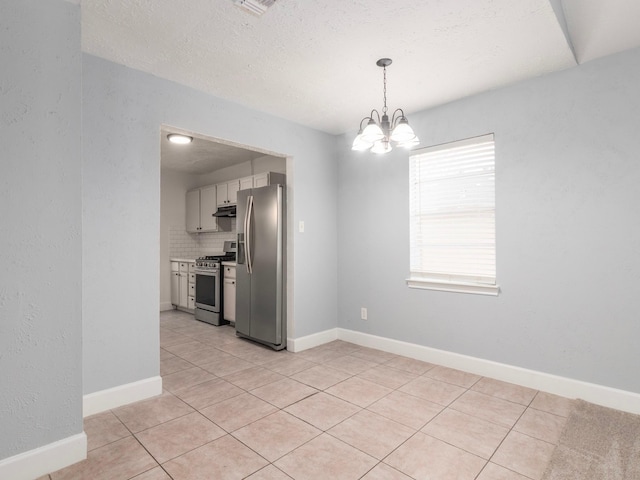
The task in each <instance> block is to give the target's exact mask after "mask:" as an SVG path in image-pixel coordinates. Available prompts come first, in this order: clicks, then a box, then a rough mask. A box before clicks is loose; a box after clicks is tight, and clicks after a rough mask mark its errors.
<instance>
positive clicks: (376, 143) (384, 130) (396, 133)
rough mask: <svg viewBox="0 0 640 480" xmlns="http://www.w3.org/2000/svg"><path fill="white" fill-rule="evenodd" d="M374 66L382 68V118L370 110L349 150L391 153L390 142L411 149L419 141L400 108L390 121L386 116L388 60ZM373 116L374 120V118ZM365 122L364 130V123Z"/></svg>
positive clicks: (361, 122) (389, 61) (375, 111)
mask: <svg viewBox="0 0 640 480" xmlns="http://www.w3.org/2000/svg"><path fill="white" fill-rule="evenodd" d="M376 65H378V66H379V67H382V71H383V79H384V97H383V98H384V106H383V107H382V118H380V113H378V111H377V110H376V109H373V110H371V115H369V116H368V117H364V118H363V119H362V120H361V121H360V129H359V130H358V135H357V136H356V138H355V139H354V140H353V145H352V146H351V150H369V149H370V150H371V151H372V152H373V153H387V152H390V151H391V141H393V142H395V143H396V144H397V146H399V147H405V148H411V147H413V146H415V145H418V144H419V143H420V140H419V139H418V137H417V136H416V134H415V133H413V129H412V128H411V126H410V125H409V120H407V117H405V116H404V112H403V111H402V109H401V108H397V109H396V110H395V111H394V112H393V115H392V116H391V120H389V115H387V67H388V66H389V65H391V59H390V58H381V59H380V60H378V61H377V62H376ZM374 115H375V118H374ZM365 121H366V122H367V124H366V126H365V127H364V129H363V128H362V126H363V124H364V122H365Z"/></svg>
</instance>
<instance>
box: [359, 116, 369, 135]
mask: <svg viewBox="0 0 640 480" xmlns="http://www.w3.org/2000/svg"><path fill="white" fill-rule="evenodd" d="M370 119H371V117H364V118H363V119H362V120H360V130H359V131H360V132H362V123H363V122H364V121H367V122H368V121H369V120H370Z"/></svg>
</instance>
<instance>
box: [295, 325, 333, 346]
mask: <svg viewBox="0 0 640 480" xmlns="http://www.w3.org/2000/svg"><path fill="white" fill-rule="evenodd" d="M337 339H338V329H337V328H332V329H330V330H325V331H323V332H318V333H313V334H311V335H307V336H306V337H300V338H287V350H289V351H290V352H301V351H303V350H307V349H309V348H313V347H317V346H318V345H323V344H325V343H329V342H333V341H334V340H337Z"/></svg>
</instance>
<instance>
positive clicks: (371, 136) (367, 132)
mask: <svg viewBox="0 0 640 480" xmlns="http://www.w3.org/2000/svg"><path fill="white" fill-rule="evenodd" d="M362 138H363V139H364V140H365V141H367V142H369V143H372V144H373V143H374V142H377V141H378V140H382V139H383V138H384V132H383V131H382V128H380V125H378V124H377V123H376V121H375V120H374V119H373V118H372V119H370V120H369V123H368V124H367V126H366V127H365V129H364V130H363V131H362Z"/></svg>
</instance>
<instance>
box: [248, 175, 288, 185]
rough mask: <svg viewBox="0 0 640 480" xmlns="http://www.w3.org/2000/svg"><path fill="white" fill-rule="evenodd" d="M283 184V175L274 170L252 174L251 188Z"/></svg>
mask: <svg viewBox="0 0 640 480" xmlns="http://www.w3.org/2000/svg"><path fill="white" fill-rule="evenodd" d="M275 184H280V185H284V184H285V175H284V174H282V173H276V172H264V173H257V174H255V175H254V176H253V188H259V187H266V186H267V185H275Z"/></svg>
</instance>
